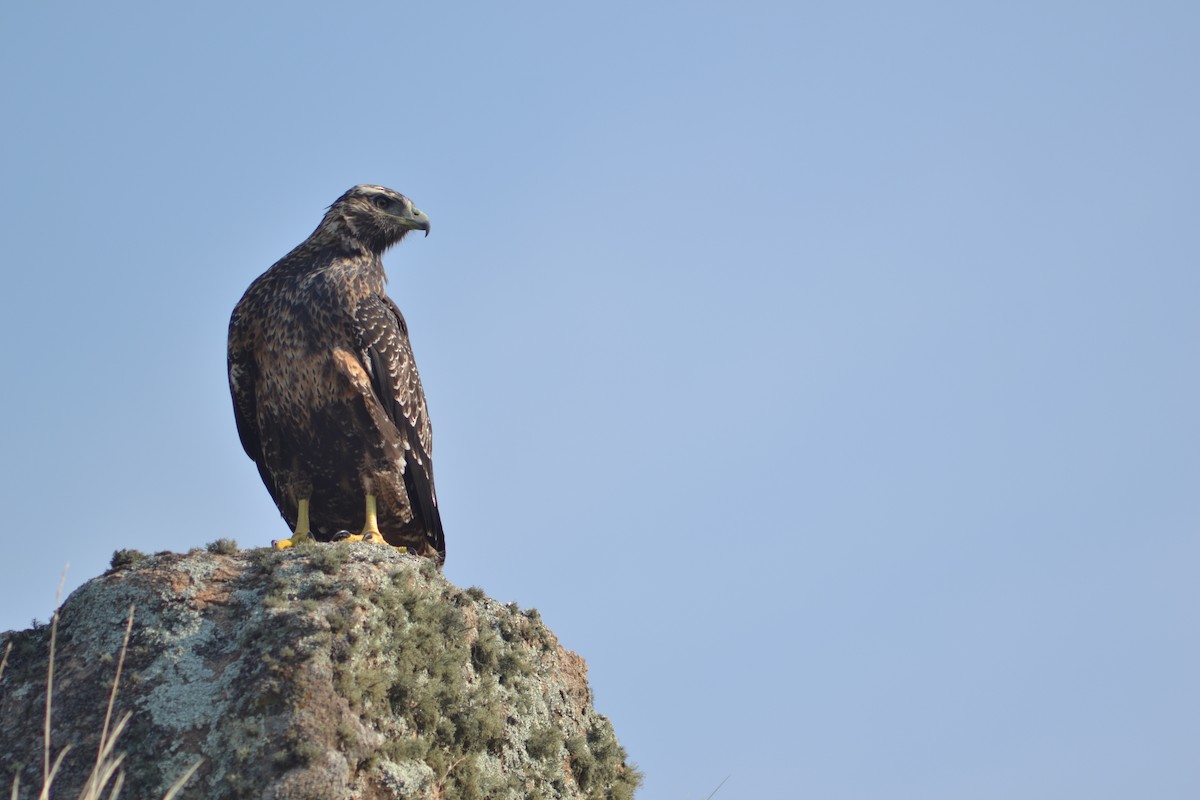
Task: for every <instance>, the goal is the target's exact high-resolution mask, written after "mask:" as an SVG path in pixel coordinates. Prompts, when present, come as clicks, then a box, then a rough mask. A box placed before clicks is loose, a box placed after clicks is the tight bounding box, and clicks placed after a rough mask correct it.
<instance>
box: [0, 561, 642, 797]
mask: <svg viewBox="0 0 1200 800" xmlns="http://www.w3.org/2000/svg"><path fill="white" fill-rule="evenodd" d="M232 549H233V548H231V547H229V546H228V544H226V545H225V546H223V547H214V548H212V550H213V552H203V551H198V550H197V551H193V552H191V553H188V554H186V555H178V554H170V553H164V554H159V555H156V556H152V557H142V556H141V555H140V554H134V553H129V552H121V553H118V554H117V556H116V557H114V568H113V570H111V571H110V572H109V573H107V574H105V575H103V576H101V577H99V578H96V579H94V580H92V581H90V582H88V583H87V584H85V585H84V586H82V587H80V588H79V589H78V590H77V591H76V592H75V593H74V594H72V595H71V597H70V598H68V600H67V602H66V603H64V604H63V607H62V609H61V613H60V618H59V627H58V641H57V655H56V657H55V680H54V713H53V730H52V743H51V746H52V751H53V753H54V754H55V755H56V754H57V752H58V750H59V749H60V748H61V747H62V746H63V745H65V744H68V743H70V744H71V745H72V746H73V749H72V751H71V752H70V753H69V754H68V756H67V757H66V760H65V761H64V764H63V769H62V771H61V772H60V774H59V776H58V778H57V779H56V780H55V782H54V794H55V796H59V797H74V796H76V795H77V794H78V792H79V788H80V786H81V785H82V783H83V782H84V780H85V779H86V777H87V775H88V773H89V771H90V770H91V768H92V765H93V764H94V762H95V754H96V746H97V743H98V740H99V736H100V731H101V728H102V727H103V720H104V714H105V708H106V705H107V702H108V692H109V689H110V687H111V683H112V678H113V674H114V672H115V668H116V657H117V655H118V653H119V651H120V648H121V640H122V636H123V634H124V630H125V620H126V617H127V615H128V612H129V607H130V606H131V605H133V606H134V607H135V608H136V611H135V617H134V626H133V634H132V637H131V640H130V644H129V648H128V651H127V655H126V660H125V668H124V674H123V677H122V680H121V686H120V691H119V693H118V696H117V707H116V708H117V710H116V713H115V715H114V716H116V715H119V714H120V713H121V712H122V711H123V710H129V711H131V712H132V714H133V716H132V718H131V720H130V722H129V726H128V728H127V729H126V730H125V732H124V733H123V734H122V736H121V738H120V740H119V742H118V746H117V750H118V751H123V752H125V753H126V759H125V762H124V769H125V772H126V779H125V791H124V795H125V796H129V797H134V798H155V797H161V796H162V795H163V793H164V792H165V791H166V789H167V787H169V786H170V784H171V783H172V782H173V781H174V780H175V778H176V777H177V776H178V775H180V774H181V773H182V772H183V771H184V770H186V769H187V768H188V767H189V766H191V765H192V764H193V763H194V762H195V761H196V760H197V759H198V758H203V759H204V761H203V764H202V765H201V767H200V768H199V770H198V772H197V773H196V774H195V776H194V777H193V778H192V779H191V781H190V782H189V783H188V785H187V786H186V788H185V789H184V791H183V792H182V793H181V794H180V795H179V796H180V797H184V798H251V797H252V798H264V799H265V800H301V799H307V798H312V800H330V799H331V798H361V800H374V799H375V798H400V797H403V798H447V799H449V798H496V799H497V800H499V798H512V799H513V800H516V799H517V798H522V799H523V798H547V799H549V798H614V799H615V800H620V799H621V798H629V797H631V796H632V794H633V790H634V788H635V787H636V786H637V783H638V781H639V777H640V776H639V775H638V773H637V770H636V769H634V768H633V767H632V766H630V765H628V764H627V763H626V761H625V752H624V750H623V749H622V748H621V746H620V744H618V742H617V740H616V738H615V737H614V735H613V731H612V726H611V725H610V724H609V722H608V720H607V719H605V718H604V717H603V716H601V715H599V714H597V713H596V712H595V710H594V709H593V708H592V702H591V692H590V690H589V688H588V684H587V675H586V665H585V664H584V662H583V660H582V659H581V658H579V657H578V656H576V655H575V654H573V653H570V652H568V651H567V650H564V649H563V648H562V647H561V646H559V644H558V642H557V640H556V639H555V638H554V635H553V634H552V633H551V632H550V631H549V630H548V629H547V628H546V626H545V625H544V624H542V622H541V620H540V619H539V618H538V615H537V612H536V611H524V612H523V611H520V610H519V609H517V608H516V606H515V605H502V604H500V603H498V602H496V601H494V600H491V599H489V598H487V597H485V596H484V594H483V592H482V591H480V590H478V589H469V590H467V591H462V590H460V589H458V588H456V587H455V586H453V585H452V584H450V583H449V582H447V581H446V580H445V579H444V578H443V577H442V576H441V575H440V574H439V573H438V572H437V571H436V570H435V569H433V568H432V566H431V565H430V564H429V562H427V561H424V560H422V559H417V558H414V557H412V556H406V555H402V554H400V553H397V552H396V551H394V550H392V549H391V548H386V547H380V546H375V545H363V544H349V543H340V544H329V545H320V546H317V547H314V548H304V549H300V550H289V551H284V552H276V551H273V550H252V551H245V552H241V553H236V552H232ZM10 642H11V643H12V645H13V647H12V652H11V655H10V658H9V663H8V667H7V669H6V671H5V672H4V674H3V676H2V677H0V793H3V794H7V793H8V791H9V788H8V787H9V786H11V783H12V779H13V776H14V775H15V774H19V775H20V785H21V787H22V794H21V797H22V798H26V797H28V798H32V797H35V796H36V794H37V788H39V787H40V785H41V773H42V736H41V731H42V714H43V711H44V703H45V691H46V664H47V658H48V655H49V629H48V628H47V627H37V628H34V629H31V630H27V631H20V632H9V633H5V634H0V653H3V651H4V649H5V647H6V645H7V643H10Z"/></svg>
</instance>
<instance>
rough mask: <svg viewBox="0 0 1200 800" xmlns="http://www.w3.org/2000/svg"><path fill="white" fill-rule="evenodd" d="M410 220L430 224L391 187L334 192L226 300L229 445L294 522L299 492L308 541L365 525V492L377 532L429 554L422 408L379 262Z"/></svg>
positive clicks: (433, 551)
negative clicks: (309, 229) (292, 240)
mask: <svg viewBox="0 0 1200 800" xmlns="http://www.w3.org/2000/svg"><path fill="white" fill-rule="evenodd" d="M411 230H424V231H425V234H426V235H429V218H428V217H426V216H425V214H423V213H422V212H421V211H419V210H418V209H417V208H415V207H414V206H413V204H412V202H411V201H409V200H408V198H406V197H404V196H403V195H401V194H398V193H396V192H394V191H392V190H390V189H385V188H383V187H382V186H367V185H362V186H355V187H354V188H353V189H351V190H349V191H348V192H346V193H345V194H344V195H342V196H341V197H340V198H338V200H337V201H336V202H335V203H334V204H333V205H332V206H330V207H329V211H328V212H327V213H326V214H325V217H324V219H322V220H321V224H320V225H318V226H317V229H316V230H315V231H314V232H313V234H312V235H311V236H309V237H308V239H306V240H305V241H304V242H303V243H302V244H301V245H300V246H299V247H297V248H296V249H294V250H292V252H290V253H288V254H287V255H286V256H284V257H283V258H282V259H280V260H279V261H278V262H277V263H276V264H275V265H274V266H272V267H271V268H270V269H268V270H267V271H266V272H265V273H263V274H262V275H260V276H259V277H258V279H257V280H255V281H254V282H253V283H252V284H251V285H250V288H249V289H247V290H246V294H245V295H244V296H243V297H242V299H241V301H239V302H238V304H237V306H236V308H234V311H233V317H232V318H231V319H230V322H229V386H230V391H231V392H232V394H233V408H234V416H235V418H236V420H237V427H238V434H239V435H240V436H241V440H242V447H243V448H245V450H246V453H247V454H248V455H249V456H250V458H252V459H253V460H254V462H255V463H256V464H257V465H258V471H259V474H260V475H261V476H262V479H263V483H265V484H266V486H267V490H268V491H270V493H271V497H272V498H273V499H274V500H275V504H276V505H277V506H278V507H279V512H280V513H281V514H282V515H283V517H284V519H285V520H287V522H288V525H290V526H291V527H292V529H293V531H296V532H297V533H301V534H303V533H304V531H302V530H298V528H297V526H298V524H299V526H300V527H301V528H302V527H303V518H304V516H305V515H304V513H303V511H302V509H304V508H305V507H304V506H303V505H302V501H306V500H307V501H308V503H307V508H306V510H307V513H308V514H309V515H310V517H311V533H312V535H313V536H314V537H315V538H317V539H318V540H322V541H327V540H329V539H330V538H333V537H334V536H335V535H336V534H337V533H338V532H339V531H343V530H346V531H360V530H362V531H363V532H364V533H366V532H367V531H366V529H365V527H364V526H368V525H369V520H367V519H365V517H366V515H367V511H365V510H364V498H366V497H367V496H368V495H370V496H372V497H374V498H376V500H377V506H378V527H379V532H380V533H382V535H383V538H384V539H385V540H386V541H387V542H388V543H389V544H393V545H396V546H404V547H407V548H409V549H410V550H412V551H414V552H416V553H420V554H422V555H425V556H428V557H431V558H435V559H437V560H438V561H439V563H440V562H443V561H444V560H445V556H446V545H445V538H444V536H443V533H442V523H441V516H440V515H439V513H438V508H437V495H436V494H435V492H434V486H433V464H432V461H431V453H432V435H431V432H430V427H429V413H428V410H427V409H426V405H425V393H424V391H423V390H422V389H421V379H420V377H419V376H418V375H417V367H416V364H415V362H414V361H413V354H412V347H411V345H410V344H409V340H408V328H407V326H406V324H405V322H404V317H403V316H402V315H401V313H400V309H398V308H397V307H396V304H395V303H393V302H392V300H391V298H389V297H388V296H387V295H386V294H385V293H384V281H385V280H386V277H385V275H384V271H383V262H382V261H381V260H380V256H381V254H382V253H383V252H384V251H385V250H387V248H389V247H391V246H392V245H393V244H395V243H397V242H399V241H400V240H401V239H403V238H404V236H405V235H406V234H407V233H408V232H409V231H411ZM367 502H368V503H370V502H373V501H370V500H368V501H367ZM367 508H369V505H368V506H367ZM296 538H297V537H296V535H295V534H294V535H293V539H296ZM305 538H306V537H305ZM286 543H287V540H285V544H286Z"/></svg>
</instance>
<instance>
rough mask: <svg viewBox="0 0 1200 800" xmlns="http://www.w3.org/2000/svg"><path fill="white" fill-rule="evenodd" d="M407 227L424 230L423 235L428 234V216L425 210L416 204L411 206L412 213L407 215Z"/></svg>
mask: <svg viewBox="0 0 1200 800" xmlns="http://www.w3.org/2000/svg"><path fill="white" fill-rule="evenodd" d="M407 219H408V221H409V225H408V227H409V229H410V230H414V231H425V235H426V236H429V217H428V216H426V214H425V212H424V211H422V210H421V209H419V208H417V207H416V206H413V207H412V213H411V214H410V215H409V216H408V218H407Z"/></svg>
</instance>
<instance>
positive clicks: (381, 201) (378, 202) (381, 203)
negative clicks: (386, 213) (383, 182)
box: [371, 196, 391, 208]
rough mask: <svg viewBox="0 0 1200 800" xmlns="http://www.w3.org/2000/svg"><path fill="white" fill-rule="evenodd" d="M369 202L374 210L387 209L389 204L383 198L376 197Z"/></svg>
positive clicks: (389, 202) (389, 201)
mask: <svg viewBox="0 0 1200 800" xmlns="http://www.w3.org/2000/svg"><path fill="white" fill-rule="evenodd" d="M371 202H372V203H373V204H374V205H375V207H376V208H387V207H388V206H389V205H390V204H391V200H389V199H388V198H386V197H383V196H376V197H373V198H372V199H371Z"/></svg>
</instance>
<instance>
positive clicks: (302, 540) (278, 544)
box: [271, 533, 317, 550]
mask: <svg viewBox="0 0 1200 800" xmlns="http://www.w3.org/2000/svg"><path fill="white" fill-rule="evenodd" d="M316 541H317V540H316V539H314V538H313V535H312V534H311V533H302V534H299V535H297V534H294V533H293V534H292V538H290V539H272V540H271V546H272V547H274V548H275V549H276V550H286V549H288V548H289V547H307V546H308V545H311V544H315V543H316Z"/></svg>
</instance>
